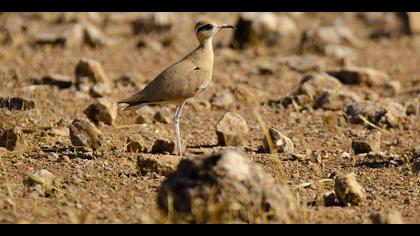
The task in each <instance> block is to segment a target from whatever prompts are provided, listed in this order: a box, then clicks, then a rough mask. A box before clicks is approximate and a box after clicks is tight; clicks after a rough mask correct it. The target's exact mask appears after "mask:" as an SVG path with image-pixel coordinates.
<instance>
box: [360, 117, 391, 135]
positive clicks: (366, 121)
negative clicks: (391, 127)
mask: <svg viewBox="0 0 420 236" xmlns="http://www.w3.org/2000/svg"><path fill="white" fill-rule="evenodd" d="M358 117H359V119H361V120H362V121H363V122H364V123H365V124H366V125H367V126H370V127H372V128H374V129H377V130H379V131H381V132H384V133H387V134H389V133H390V132H389V131H388V130H385V129H383V128H381V127H379V126H377V125H375V124H373V123H372V122H370V121H369V120H368V119H366V117H364V116H362V115H359V116H358Z"/></svg>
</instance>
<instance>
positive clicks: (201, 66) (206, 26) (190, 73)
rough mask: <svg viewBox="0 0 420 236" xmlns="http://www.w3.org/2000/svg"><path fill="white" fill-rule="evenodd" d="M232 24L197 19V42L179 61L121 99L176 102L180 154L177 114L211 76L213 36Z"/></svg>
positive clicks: (125, 104) (132, 103) (136, 104)
mask: <svg viewBox="0 0 420 236" xmlns="http://www.w3.org/2000/svg"><path fill="white" fill-rule="evenodd" d="M226 28H232V29H235V27H234V26H232V25H228V24H223V25H220V26H219V25H217V24H214V23H208V22H199V23H197V24H196V26H195V33H196V36H197V39H198V42H199V43H200V45H199V46H198V47H197V48H196V49H195V50H194V51H192V52H191V53H189V54H188V55H187V56H186V57H184V58H183V59H182V60H180V61H179V62H177V63H175V64H173V65H171V66H170V67H168V68H167V69H165V70H164V71H163V72H161V73H160V74H159V75H158V76H157V77H156V78H155V79H154V80H152V81H151V82H150V83H149V84H147V85H146V87H145V88H144V89H143V90H141V91H140V92H138V93H136V94H134V95H133V96H131V97H129V98H126V99H124V100H122V101H120V102H118V103H119V104H122V108H123V109H124V110H125V109H135V110H136V109H140V108H141V107H143V106H147V105H156V104H157V105H161V104H175V105H176V106H177V107H176V111H175V114H174V116H173V122H174V129H175V136H176V151H177V154H178V155H180V156H181V155H182V150H181V149H182V148H181V137H180V130H179V117H180V115H181V111H182V108H183V106H184V104H185V102H186V101H187V100H188V99H190V98H192V97H194V96H195V95H197V94H198V93H201V92H203V91H204V89H205V88H206V87H207V85H208V83H209V82H210V80H211V78H212V73H213V61H214V54H213V42H212V39H213V36H214V35H215V34H216V33H217V32H219V31H221V30H222V29H226Z"/></svg>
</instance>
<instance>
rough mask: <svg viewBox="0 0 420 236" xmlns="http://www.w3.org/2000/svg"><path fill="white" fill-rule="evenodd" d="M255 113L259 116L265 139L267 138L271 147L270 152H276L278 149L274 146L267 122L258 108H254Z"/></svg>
mask: <svg viewBox="0 0 420 236" xmlns="http://www.w3.org/2000/svg"><path fill="white" fill-rule="evenodd" d="M254 114H255V117H256V118H257V121H258V124H259V125H260V127H261V129H262V131H263V133H264V137H265V140H267V144H268V148H269V149H270V153H271V154H273V153H275V151H276V150H275V148H274V144H273V140H272V139H271V135H270V132H269V131H268V128H267V125H266V123H265V122H264V120H263V119H262V117H261V115H260V114H259V113H258V112H257V110H256V109H254Z"/></svg>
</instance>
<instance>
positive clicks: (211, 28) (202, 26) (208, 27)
mask: <svg viewBox="0 0 420 236" xmlns="http://www.w3.org/2000/svg"><path fill="white" fill-rule="evenodd" d="M223 29H235V30H236V27H235V26H233V25H228V24H222V25H217V24H215V23H210V22H205V21H200V22H198V23H197V24H196V25H195V35H196V36H197V39H198V41H199V42H200V43H201V42H203V41H204V40H206V39H209V38H212V37H213V36H214V35H215V34H216V33H217V32H219V31H221V30H223Z"/></svg>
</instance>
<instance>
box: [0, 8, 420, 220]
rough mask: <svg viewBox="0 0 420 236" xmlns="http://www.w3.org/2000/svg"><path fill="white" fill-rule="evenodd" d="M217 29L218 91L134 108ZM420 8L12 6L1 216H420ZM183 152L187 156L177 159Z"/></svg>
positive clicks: (3, 98)
mask: <svg viewBox="0 0 420 236" xmlns="http://www.w3.org/2000/svg"><path fill="white" fill-rule="evenodd" d="M202 19H210V20H212V21H215V22H217V23H230V24H236V26H237V27H238V30H237V31H236V32H233V31H232V32H231V31H225V32H222V33H220V34H218V35H217V36H216V38H215V39H214V48H215V64H214V76H213V80H212V83H211V84H210V85H209V87H208V88H207V90H206V92H204V93H202V94H200V95H199V96H197V97H196V98H194V99H193V100H191V101H190V102H189V103H188V104H187V105H186V106H185V109H184V110H183V113H182V116H181V131H182V138H183V143H184V146H185V153H184V156H183V157H177V156H175V155H174V154H173V152H174V143H173V139H174V131H173V129H172V117H171V116H172V114H173V111H174V107H171V106H167V107H145V108H142V109H141V110H139V111H138V112H137V113H136V112H133V111H130V112H124V111H121V110H120V109H119V108H118V106H117V104H116V101H118V100H120V99H122V98H125V97H127V96H128V95H130V94H132V93H134V92H135V91H137V90H138V89H141V88H142V87H144V85H145V84H147V82H149V81H150V80H152V79H153V78H154V77H155V76H156V75H157V74H158V73H159V72H160V71H161V70H162V69H164V68H165V67H167V66H169V65H170V64H172V63H173V62H175V61H177V60H179V59H180V58H182V57H183V56H184V55H185V54H186V53H187V52H188V51H190V50H192V49H193V48H194V47H195V46H196V45H197V42H196V39H195V37H194V25H195V22H197V21H198V20H202ZM419 24H420V17H419V15H418V14H417V15H416V14H405V13H404V14H396V13H274V14H273V13H258V14H253V13H246V14H241V13H229V14H227V13H154V14H152V13H19V14H18V13H2V14H0V41H1V46H0V61H1V63H0V169H1V171H0V222H1V223H183V222H191V223H401V222H403V223H420V198H419V194H420V181H419V174H418V173H419V170H420V101H419V98H420V71H419V69H418V65H420V35H419V33H420V26H419ZM179 163H181V164H180V165H178V164H179Z"/></svg>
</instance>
